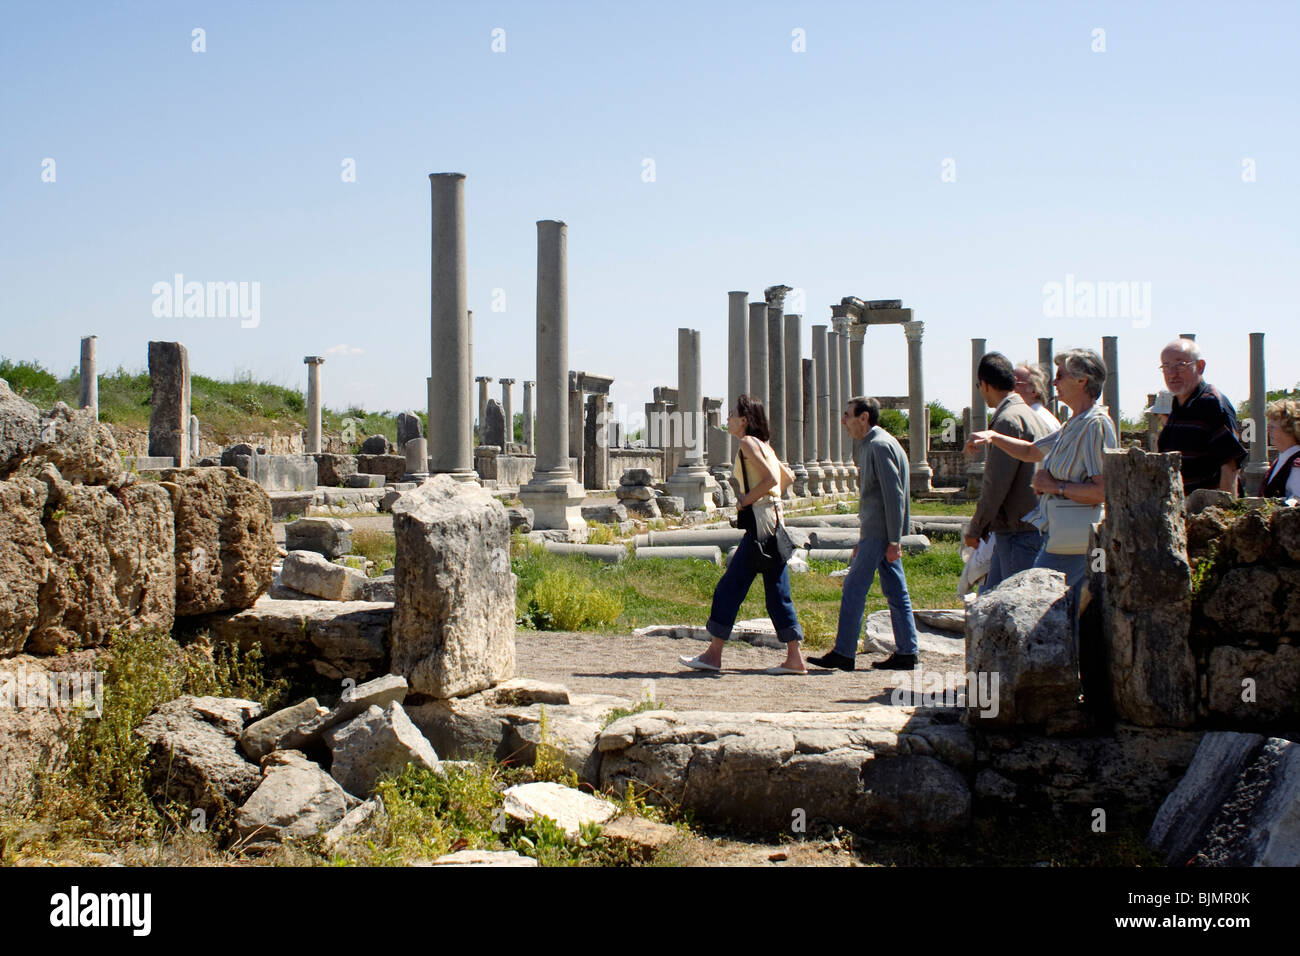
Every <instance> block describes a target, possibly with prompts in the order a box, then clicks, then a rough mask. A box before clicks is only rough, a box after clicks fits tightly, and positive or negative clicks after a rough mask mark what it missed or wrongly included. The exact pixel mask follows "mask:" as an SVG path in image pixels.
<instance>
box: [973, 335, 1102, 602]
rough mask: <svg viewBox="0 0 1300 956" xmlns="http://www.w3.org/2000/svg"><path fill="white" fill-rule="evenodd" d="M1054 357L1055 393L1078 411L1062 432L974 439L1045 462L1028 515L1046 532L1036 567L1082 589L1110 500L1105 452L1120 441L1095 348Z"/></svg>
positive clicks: (1021, 457)
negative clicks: (1094, 532)
mask: <svg viewBox="0 0 1300 956" xmlns="http://www.w3.org/2000/svg"><path fill="white" fill-rule="evenodd" d="M1055 362H1056V378H1055V379H1054V380H1053V384H1054V385H1055V386H1056V394H1057V395H1059V396H1060V398H1061V401H1063V402H1064V403H1065V404H1066V405H1068V406H1069V407H1070V410H1071V412H1072V413H1073V414H1072V415H1071V416H1070V419H1069V420H1068V421H1067V422H1066V423H1065V424H1064V425H1062V426H1061V429H1060V431H1056V432H1053V433H1052V434H1050V435H1047V436H1045V437H1043V438H1040V439H1038V440H1037V441H1033V442H1029V441H1023V440H1021V439H1019V438H1012V437H1011V436H1010V435H1003V434H1002V433H1001V432H995V431H981V432H976V433H975V434H973V435H972V436H971V441H972V442H974V444H975V446H976V447H979V446H980V445H989V444H991V445H994V446H996V447H997V448H1000V449H1001V450H1002V451H1004V452H1006V453H1007V454H1008V455H1010V456H1011V457H1012V458H1015V459H1017V460H1018V461H1041V462H1042V463H1043V467H1042V468H1040V469H1039V470H1038V471H1037V472H1036V473H1035V474H1034V484H1033V487H1034V490H1035V491H1037V492H1038V494H1039V499H1038V507H1037V508H1035V509H1034V510H1033V511H1031V512H1029V514H1027V515H1025V516H1024V519H1023V520H1025V521H1027V522H1029V523H1030V524H1032V525H1034V526H1036V527H1037V528H1038V529H1039V530H1040V531H1042V532H1043V535H1044V542H1043V548H1042V550H1041V551H1039V552H1038V557H1037V558H1036V559H1035V560H1034V567H1036V568H1049V569H1051V570H1054V571H1060V572H1062V573H1063V574H1064V575H1065V583H1066V584H1067V585H1069V586H1070V587H1072V588H1076V589H1077V588H1078V586H1079V585H1080V584H1081V583H1082V581H1083V574H1084V572H1085V571H1086V570H1087V561H1088V555H1087V550H1088V531H1089V529H1090V528H1091V527H1092V525H1093V523H1095V522H1096V521H1099V520H1101V506H1102V503H1103V502H1104V501H1105V500H1106V490H1105V487H1104V486H1103V483H1102V461H1103V452H1104V451H1105V449H1107V448H1116V447H1118V446H1119V442H1118V441H1117V440H1116V438H1115V426H1114V425H1113V424H1111V420H1110V416H1109V415H1107V414H1106V413H1105V412H1103V411H1102V409H1101V406H1100V405H1098V404H1097V399H1098V398H1099V397H1100V396H1101V387H1102V384H1103V383H1104V382H1105V381H1106V365H1105V363H1104V362H1102V360H1101V356H1100V355H1098V354H1097V353H1096V352H1094V351H1092V350H1091V349H1070V350H1068V351H1065V352H1061V353H1060V354H1059V355H1057V356H1056V358H1055Z"/></svg>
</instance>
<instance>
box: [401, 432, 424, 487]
mask: <svg viewBox="0 0 1300 956" xmlns="http://www.w3.org/2000/svg"><path fill="white" fill-rule="evenodd" d="M402 452H403V454H404V455H405V456H406V474H405V475H404V476H403V480H404V481H406V480H414V481H423V480H424V479H425V478H428V477H429V440H428V439H427V438H408V439H407V440H406V445H405V447H404V448H403V449H402Z"/></svg>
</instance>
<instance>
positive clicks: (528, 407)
mask: <svg viewBox="0 0 1300 956" xmlns="http://www.w3.org/2000/svg"><path fill="white" fill-rule="evenodd" d="M536 384H537V383H536V382H524V448H526V449H528V454H530V455H533V454H536V449H535V447H534V445H533V387H534V386H535V385H536Z"/></svg>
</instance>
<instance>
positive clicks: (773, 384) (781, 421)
mask: <svg viewBox="0 0 1300 956" xmlns="http://www.w3.org/2000/svg"><path fill="white" fill-rule="evenodd" d="M789 291H790V287H789V286H784V285H774V286H770V287H768V288H766V289H764V290H763V298H765V299H766V300H767V381H768V397H769V398H770V399H771V402H770V404H769V405H768V408H767V423H768V425H770V426H771V428H772V450H773V451H775V452H776V457H778V458H780V459H781V460H782V461H783V462H785V463H786V464H789V463H790V459H789V457H788V456H787V454H786V450H785V437H786V436H785V407H786V395H785V390H786V382H785V325H784V322H783V321H782V320H783V318H784V315H785V294H786V293H787V292H789Z"/></svg>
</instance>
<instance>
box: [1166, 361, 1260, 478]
mask: <svg viewBox="0 0 1300 956" xmlns="http://www.w3.org/2000/svg"><path fill="white" fill-rule="evenodd" d="M1160 371H1161V372H1163V373H1164V376H1165V385H1166V386H1167V387H1168V389H1169V391H1170V392H1172V393H1173V396H1174V400H1173V410H1172V411H1171V412H1170V413H1169V420H1168V421H1167V422H1165V427H1164V429H1163V430H1161V432H1160V440H1159V443H1158V447H1159V449H1160V451H1162V452H1168V451H1176V452H1181V453H1182V456H1183V465H1182V470H1183V491H1184V493H1185V494H1191V493H1192V492H1193V491H1195V490H1197V489H1198V488H1210V489H1218V490H1220V491H1228V492H1231V493H1233V494H1236V492H1237V472H1238V471H1239V470H1240V469H1241V465H1242V463H1243V462H1244V461H1245V460H1246V449H1245V447H1244V446H1243V445H1242V444H1241V432H1240V431H1239V430H1238V428H1237V413H1236V411H1235V410H1234V409H1233V407H1232V402H1230V401H1228V399H1227V398H1226V397H1225V396H1224V395H1223V393H1221V392H1220V391H1219V390H1218V389H1217V388H1215V387H1214V386H1213V385H1211V384H1210V383H1209V382H1207V381H1205V377H1204V375H1205V359H1203V358H1202V357H1201V350H1200V348H1199V347H1198V346H1197V344H1196V343H1195V342H1193V341H1192V340H1191V339H1176V340H1174V341H1173V342H1170V343H1169V344H1168V345H1166V346H1165V347H1164V350H1163V351H1162V352H1161V353H1160Z"/></svg>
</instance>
